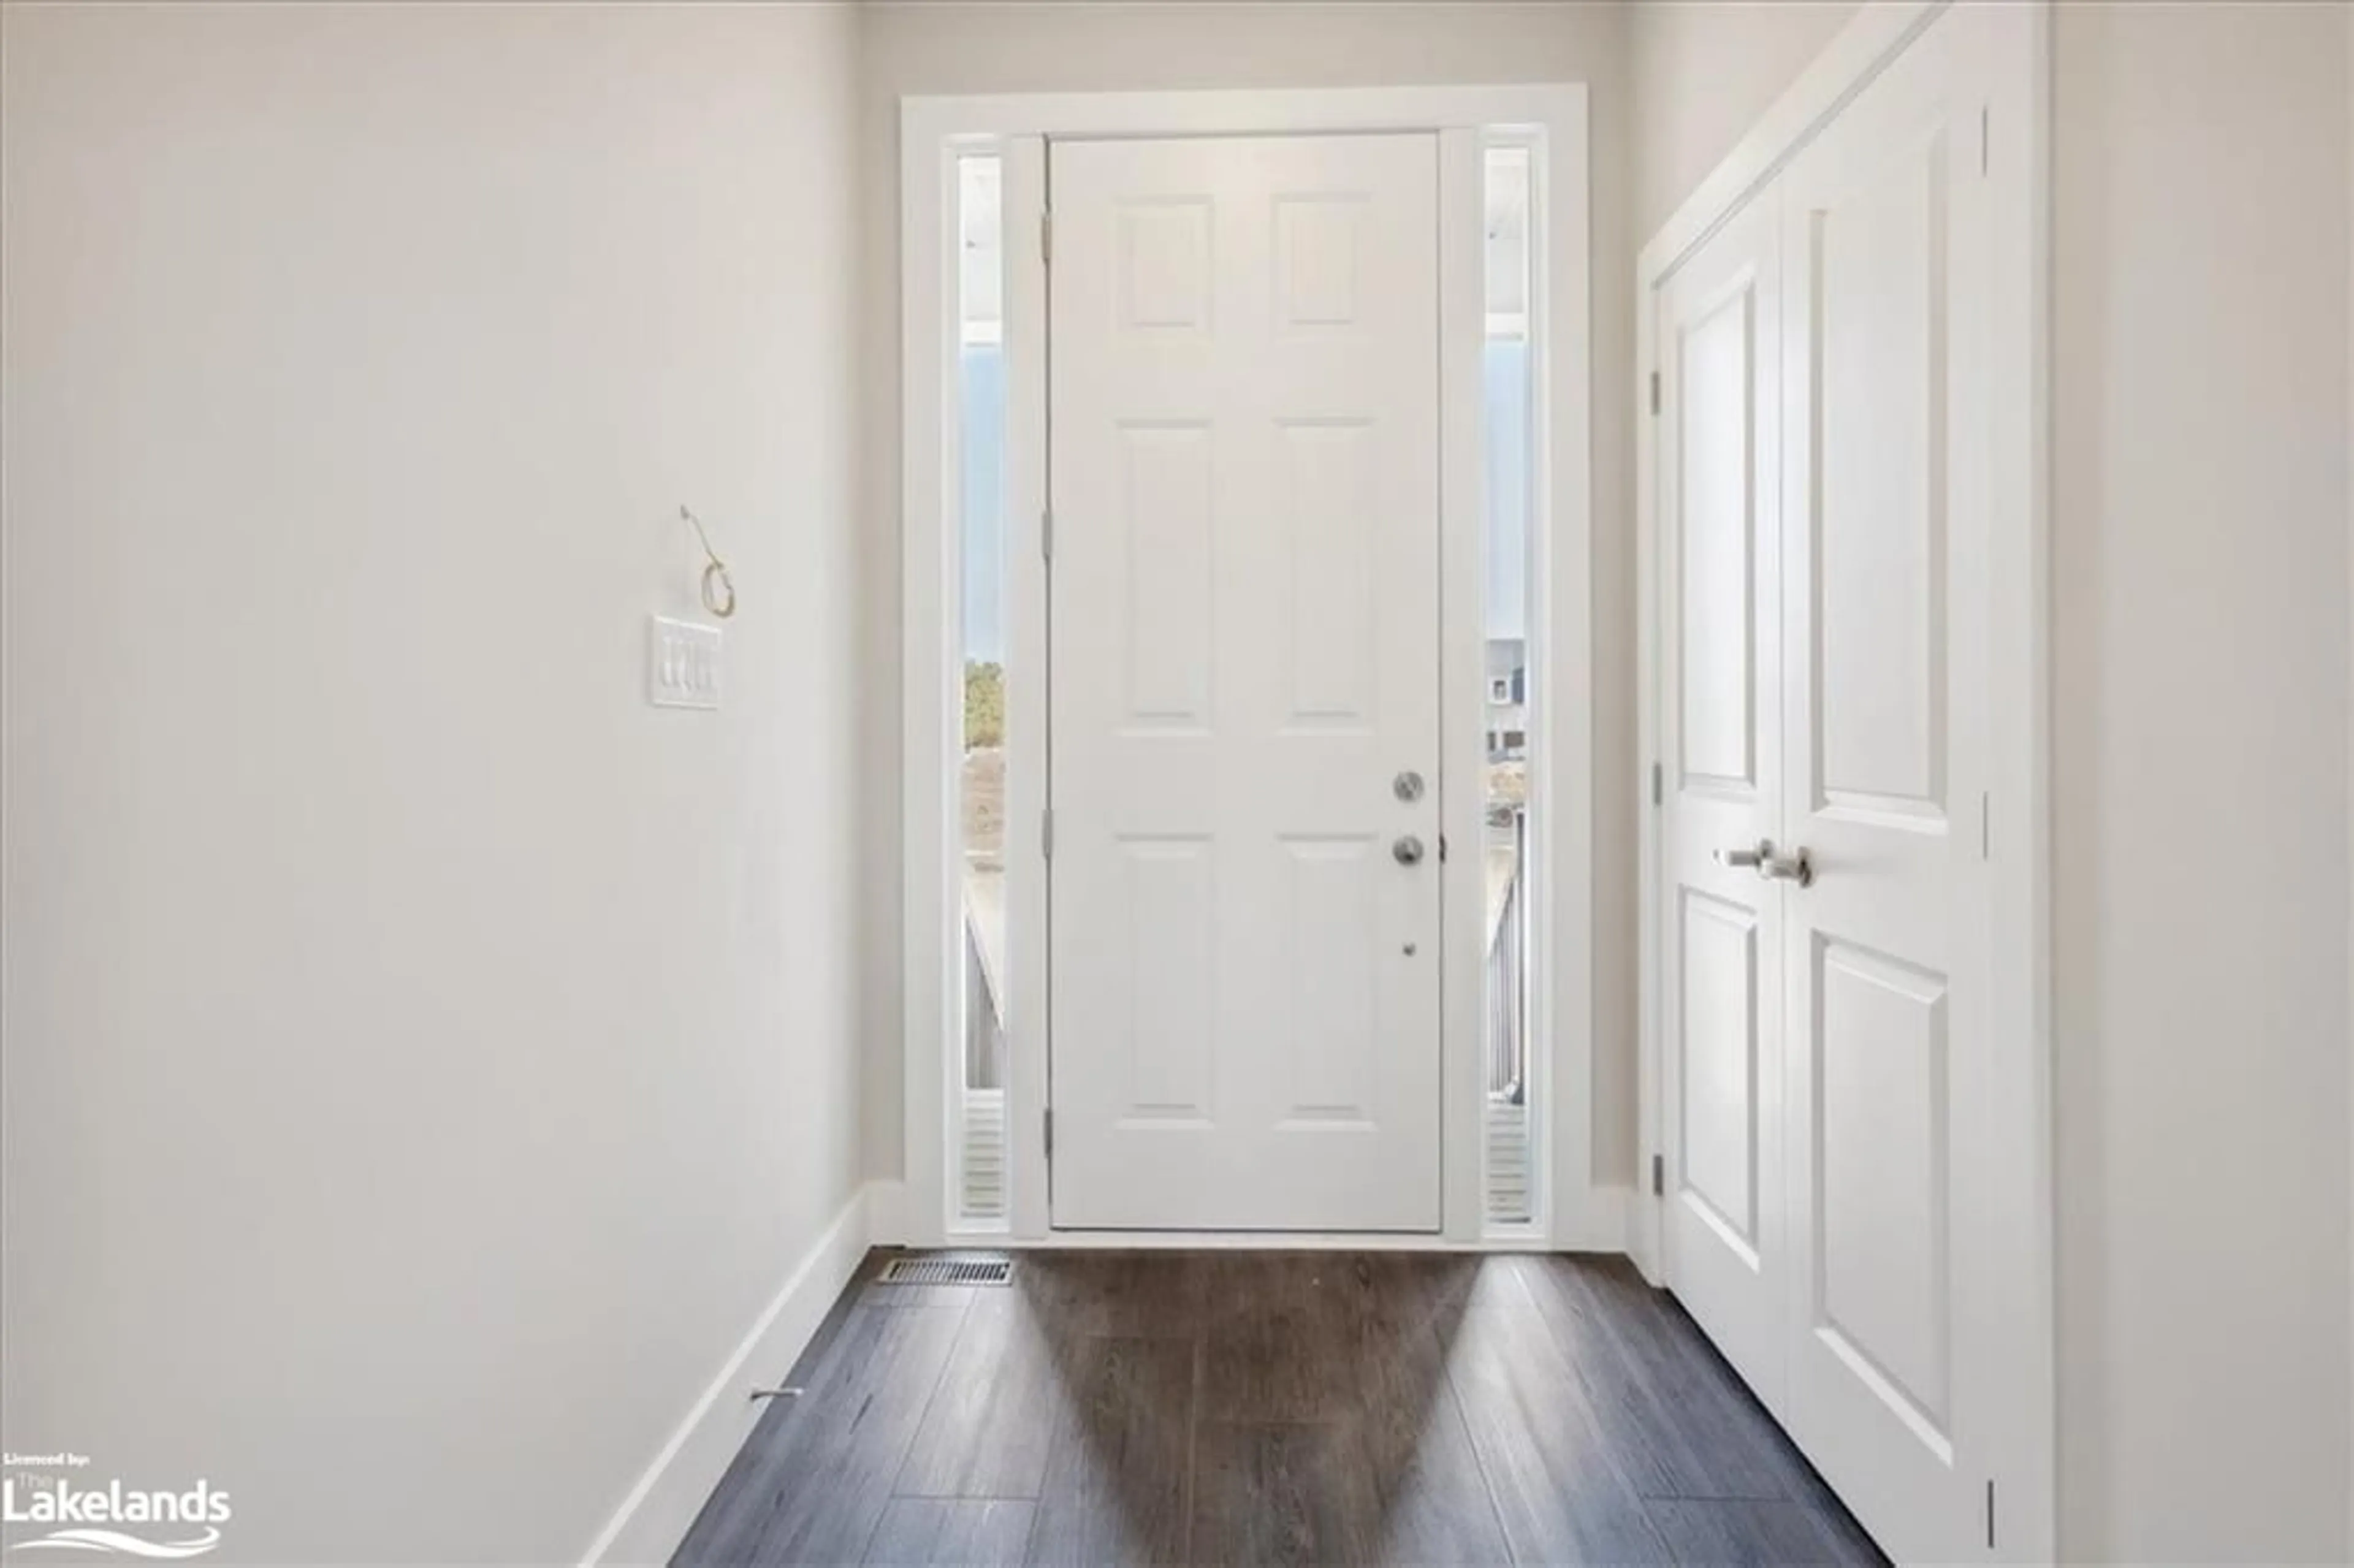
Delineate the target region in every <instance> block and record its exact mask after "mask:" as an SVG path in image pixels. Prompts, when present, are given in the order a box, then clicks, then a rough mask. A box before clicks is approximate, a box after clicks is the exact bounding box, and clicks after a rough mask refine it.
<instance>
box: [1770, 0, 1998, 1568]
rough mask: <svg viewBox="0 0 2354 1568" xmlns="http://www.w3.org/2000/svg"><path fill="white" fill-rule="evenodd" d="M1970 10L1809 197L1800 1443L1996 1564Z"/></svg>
mask: <svg viewBox="0 0 2354 1568" xmlns="http://www.w3.org/2000/svg"><path fill="white" fill-rule="evenodd" d="M1974 9H1975V8H1974V7H1970V6H1956V7H1955V8H1954V10H1953V11H1951V12H1949V13H1947V14H1946V16H1945V17H1944V18H1942V19H1941V20H1939V21H1938V22H1937V23H1935V25H1934V26H1932V27H1931V28H1930V29H1929V30H1928V32H1927V33H1925V35H1924V36H1923V37H1921V38H1920V39H1919V40H1918V41H1917V42H1915V43H1914V45H1913V46H1912V47H1911V48H1909V49H1907V51H1906V52H1905V53H1904V55H1903V57H1902V58H1899V59H1898V60H1897V61H1896V62H1895V63H1894V64H1893V65H1892V66H1891V67H1890V68H1889V69H1888V70H1887V71H1886V72H1885V73H1883V74H1882V76H1881V77H1880V78H1879V79H1877V80H1876V81H1874V82H1873V83H1872V85H1871V86H1869V87H1868V88H1866V89H1865V90H1864V91H1863V92H1862V93H1861V95H1860V96H1859V97H1858V98H1857V99H1856V100H1855V101H1854V102H1853V103H1852V104H1850V106H1849V107H1848V108H1847V109H1846V110H1844V111H1842V112H1841V113H1840V115H1839V116H1838V118H1837V119H1836V120H1835V121H1833V122H1832V123H1831V124H1830V125H1829V127H1828V128H1827V129H1826V130H1825V131H1824V132H1822V133H1821V134H1820V135H1819V137H1818V138H1817V139H1816V140H1815V141H1814V142H1813V143H1811V144H1810V145H1809V146H1808V148H1807V149H1806V150H1805V151H1804V152H1802V153H1801V154H1799V155H1798V157H1797V159H1795V160H1794V161H1793V162H1792V164H1791V165H1790V166H1789V168H1788V169H1787V171H1786V172H1785V174H1784V175H1783V178H1782V181H1781V193H1780V213H1781V221H1782V240H1783V247H1782V269H1783V274H1782V275H1783V280H1784V289H1783V309H1784V316H1783V319H1784V323H1785V329H1784V339H1783V341H1784V345H1785V355H1784V361H1783V363H1784V366H1785V381H1784V394H1783V399H1782V401H1783V418H1784V430H1783V448H1782V450H1783V453H1784V462H1785V486H1786V487H1785V491H1784V498H1785V499H1784V507H1785V527H1784V554H1783V561H1782V572H1783V584H1784V588H1783V593H1782V605H1783V631H1784V640H1783V672H1784V690H1785V694H1786V696H1785V710H1784V718H1785V724H1786V726H1787V728H1786V733H1787V745H1786V746H1785V747H1784V751H1783V763H1784V777H1785V780H1786V782H1785V786H1784V799H1783V832H1782V834H1781V835H1779V836H1780V837H1781V838H1782V839H1783V840H1784V841H1785V842H1786V844H1787V847H1788V848H1790V849H1796V848H1797V847H1800V846H1803V848H1804V850H1805V851H1806V853H1807V856H1808V862H1809V864H1810V866H1811V869H1812V872H1813V878H1814V880H1813V882H1812V884H1811V885H1808V886H1806V887H1804V888H1801V887H1798V886H1797V885H1794V884H1784V885H1783V886H1784V887H1785V889H1786V891H1785V892H1784V894H1783V897H1784V904H1785V907H1786V909H1787V924H1786V926H1785V927H1784V934H1785V945H1784V954H1783V963H1784V984H1785V987H1786V991H1787V997H1786V1008H1787V1043H1788V1044H1787V1079H1786V1087H1785V1105H1786V1106H1787V1113H1788V1114H1787V1118H1786V1123H1785V1126H1786V1136H1787V1153H1788V1159H1789V1165H1788V1171H1789V1176H1788V1181H1789V1192H1790V1196H1791V1200H1792V1202H1791V1208H1790V1214H1791V1223H1790V1224H1789V1226H1788V1230H1787V1239H1788V1244H1789V1260H1790V1265H1791V1274H1790V1277H1791V1281H1792V1284H1793V1287H1794V1303H1793V1304H1794V1308H1795V1310H1794V1315H1793V1316H1794V1325H1793V1326H1794V1333H1793V1336H1792V1340H1791V1360H1790V1363H1789V1369H1788V1387H1787V1399H1786V1400H1785V1401H1784V1402H1783V1404H1781V1405H1780V1407H1779V1408H1780V1411H1781V1414H1782V1415H1783V1418H1784V1421H1785V1424H1786V1425H1787V1426H1788V1427H1789V1428H1790V1430H1791V1433H1792V1435H1793V1436H1796V1437H1797V1439H1798V1441H1799V1443H1800V1445H1801V1446H1803V1447H1805V1448H1806V1450H1807V1452H1808V1455H1809V1457H1812V1458H1813V1460H1814V1461H1815V1463H1816V1465H1817V1466H1818V1467H1819V1468H1820V1469H1821V1470H1822V1471H1823V1473H1824V1475H1825V1476H1826V1477H1827V1478H1829V1480H1830V1482H1831V1484H1832V1485H1833V1487H1834V1488H1836V1489H1838V1491H1839V1493H1840V1496H1841V1497H1842V1498H1844V1499H1846V1500H1847V1502H1848V1504H1849V1506H1850V1508H1851V1509H1853V1510H1855V1512H1856V1514H1857V1515H1858V1517H1859V1518H1861V1520H1863V1522H1864V1524H1865V1525H1866V1526H1867V1527H1868V1528H1869V1529H1870V1530H1871V1531H1872V1533H1873V1534H1874V1535H1875V1537H1877V1538H1878V1540H1879V1541H1880V1542H1881V1544H1882V1546H1883V1547H1884V1548H1886V1549H1887V1550H1888V1551H1889V1552H1892V1553H1893V1554H1894V1555H1895V1556H1896V1557H1898V1558H1899V1559H1900V1560H1910V1561H1935V1562H1952V1561H1955V1560H1957V1559H1959V1558H1962V1557H1965V1556H1968V1555H1972V1554H1975V1553H1981V1552H1983V1551H1984V1549H1985V1542H1986V1524H1985V1518H1984V1510H1985V1501H1984V1493H1983V1487H1984V1478H1985V1476H1986V1475H1987V1474H1988V1471H1987V1470H1986V1469H1985V1468H1984V1464H1985V1458H1984V1457H1983V1456H1982V1455H1975V1456H1974V1455H1973V1454H1971V1452H1970V1449H1971V1446H1972V1444H1973V1441H1974V1438H1975V1437H1976V1436H1977V1434H1976V1433H1974V1430H1973V1425H1972V1423H1973V1420H1974V1410H1973V1405H1972V1397H1973V1391H1974V1389H1987V1390H1991V1389H1993V1388H1995V1387H1997V1386H1999V1383H2000V1380H2001V1378H2002V1376H2003V1375H2004V1371H2003V1369H1999V1368H1997V1367H1993V1366H1990V1365H1988V1364H1986V1363H1985V1362H1984V1361H1980V1360H1977V1359H1975V1358H1974V1354H1973V1352H1974V1349H1975V1347H1976V1345H1977V1343H1978V1340H1974V1338H1973V1334H1974V1332H1975V1330H1974V1326H1973V1324H1972V1322H1971V1314H1970V1310H1969V1300H1970V1297H1969V1291H1968V1286H1969V1278H1968V1275H1969V1255H1970V1247H1971V1238H1972V1235H1973V1227H1974V1226H1980V1225H1982V1224H1984V1223H1985V1213H1986V1209H1987V1206H1988V1185H1987V1183H1986V1181H1984V1180H1983V1178H1982V1177H1981V1176H1980V1174H1979V1172H1980V1171H1983V1170H1984V1169H1986V1166H1987V1162H1988V1161H1991V1160H2002V1159H2024V1158H2027V1157H2028V1154H2027V1151H2026V1150H2021V1149H2015V1148H1999V1147H1995V1146H1994V1145H1995V1143H1996V1142H1997V1139H1996V1138H1995V1136H1994V1132H1993V1129H1992V1128H1991V1126H1990V1125H1989V1124H1988V1122H1987V1121H1986V1120H1985V1119H1984V1117H1983V1115H1982V1113H1981V1111H1980V1108H1979V1107H1981V1106H1982V1105H1983V1104H1984V1103H1985V1089H1986V1075H1985V1073H1984V1070H1983V1063H1984V1061H1985V1032H1986V1027H1987V1016H1988V1012H1987V1006H1988V959H1987V948H1986V942H1987V929H1986V922H1987V919H1988V903H1987V898H1986V888H1985V885H1984V879H1985V867H1984V864H1983V860H1982V853H1983V851H1982V841H1981V837H1980V834H1981V810H1982V807H1981V795H1980V791H1981V790H1982V789H1983V788H1984V787H1985V782H1986V764H1987V734H1986V722H1985V721H1986V714H1985V711H1984V693H1985V690H1986V673H1985V656H1986V634H1987V620H1988V602H1987V577H1986V572H1987V553H1988V536H1989V534H1988V512H1987V505H1988V418H1987V416H1988V408H1987V401H1988V387H1989V381H1988V374H1987V362H1986V359H1985V339H1986V334H1987V332H1988V326H1989V323H1988V319H1987V317H1986V313H1985V305H1986V302H1987V298H1988V267H1987V259H1988V233H1989V231H1988V222H1987V213H1988V201H1987V196H1986V190H1987V186H1986V184H1985V180H1984V176H1983V175H1982V173H1981V169H1982V166H1983V164H1982V158H1983V153H1982V148H1981V141H1980V138H1981V134H1982V119H1981V106H1982V104H1983V102H1984V96H1983V83H1984V81H1985V79H1986V77H1985V73H1984V71H1983V69H1982V68H1981V66H1980V63H1979V61H1978V58H1977V51H1978V49H1979V48H1982V47H1983V46H1982V45H1981V43H1980V41H1979V40H1980V36H1981V34H1982V32H1983V24H1981V23H1980V22H1979V21H1978V19H1977V18H1976V17H1975V16H1972V15H1971V13H1972V12H1973V11H1974Z"/></svg>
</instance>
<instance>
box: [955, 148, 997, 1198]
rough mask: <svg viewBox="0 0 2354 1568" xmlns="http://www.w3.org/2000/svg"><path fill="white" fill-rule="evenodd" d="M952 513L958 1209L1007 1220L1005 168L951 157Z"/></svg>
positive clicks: (976, 158) (989, 160)
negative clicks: (956, 643) (958, 642)
mask: <svg viewBox="0 0 2354 1568" xmlns="http://www.w3.org/2000/svg"><path fill="white" fill-rule="evenodd" d="M957 175H958V178H957V234H958V241H959V266H958V274H957V279H958V288H957V345H958V347H957V399H958V413H959V418H958V428H959V431H960V450H961V455H962V463H961V471H960V476H959V485H958V507H957V515H958V519H959V525H960V528H961V530H962V547H961V549H960V559H961V561H962V562H963V567H964V580H963V582H962V584H961V588H960V595H959V598H960V617H959V622H960V626H961V628H962V636H963V653H964V748H963V756H962V758H961V762H960V776H959V780H958V802H959V808H960V809H959V812H958V821H959V823H960V839H961V843H960V852H961V855H962V860H963V866H962V872H963V890H964V892H963V914H962V922H961V923H962V927H963V932H962V942H961V948H962V953H963V972H964V986H963V988H962V990H963V995H962V1009H963V1042H964V1044H963V1074H962V1080H961V1088H962V1091H963V1092H962V1094H961V1095H960V1107H959V1111H960V1115H959V1117H958V1122H959V1136H958V1140H957V1145H956V1148H957V1194H956V1195H957V1205H958V1208H959V1210H960V1213H961V1216H962V1218H963V1219H965V1220H967V1221H972V1222H984V1223H986V1222H991V1221H997V1220H1002V1218H1004V1216H1005V1070H1006V1044H1005V1025H1004V997H1005V986H1006V980H1007V977H1008V974H1009V971H1008V969H1006V964H1005V959H1006V945H1005V938H1006V918H1005V547H1004V546H1005V528H1004V511H1005V508H1004V488H1005V487H1004V476H1005V347H1004V330H1003V320H1004V318H1003V308H1002V302H1003V299H1004V278H1005V266H1004V248H1003V245H1002V221H1001V208H1002V201H1001V195H1000V193H1001V188H1002V187H1001V181H1002V164H1001V161H1000V160H999V159H998V157H997V156H996V155H995V154H986V155H972V156H967V157H964V158H961V159H960V160H959V161H958V169H957Z"/></svg>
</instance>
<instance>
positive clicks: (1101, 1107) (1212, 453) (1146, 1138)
mask: <svg viewBox="0 0 2354 1568" xmlns="http://www.w3.org/2000/svg"><path fill="white" fill-rule="evenodd" d="M1049 178H1050V185H1051V193H1052V204H1053V207H1054V213H1055V219H1054V223H1055V254H1054V258H1053V262H1052V267H1051V270H1050V273H1049V289H1050V302H1049V323H1050V349H1049V353H1050V357H1051V366H1050V391H1049V399H1050V420H1051V426H1052V439H1051V445H1050V452H1049V486H1050V492H1051V498H1052V505H1053V511H1054V514H1055V554H1054V559H1053V562H1052V566H1051V579H1050V583H1051V586H1050V590H1049V593H1050V600H1051V611H1050V614H1051V650H1052V660H1053V674H1052V681H1051V686H1052V690H1051V696H1050V705H1051V709H1052V741H1051V746H1052V763H1051V774H1052V795H1053V810H1054V847H1053V854H1052V858H1051V861H1050V865H1049V875H1050V885H1051V920H1050V923H1051V927H1052V935H1051V967H1052V977H1051V981H1050V986H1051V991H1052V1008H1053V1020H1052V1037H1051V1070H1050V1073H1051V1094H1052V1103H1053V1108H1054V1117H1055V1150H1054V1160H1053V1186H1052V1206H1053V1214H1054V1221H1055V1224H1057V1225H1060V1226H1077V1227H1091V1228H1114V1227H1150V1228H1174V1229H1192V1228H1204V1229H1270V1230H1287V1231H1310V1230H1436V1229H1437V1226H1438V1224H1439V992H1438V984H1439V951H1438V940H1439V877H1438V863H1437V851H1438V839H1437V835H1438V827H1439V810H1438V805H1439V802H1438V791H1437V787H1436V786H1437V775H1438V767H1437V764H1438V679H1439V673H1438V471H1437V453H1438V361H1437V344H1438V318H1437V310H1438V305H1437V298H1438V294H1437V282H1438V280H1437V144H1436V139H1435V138H1434V137H1431V136H1428V135H1367V136H1331V137H1296V138H1267V139H1253V138H1205V139H1198V140H1189V141H1172V142H1145V141H1129V142H1097V143H1055V145H1054V146H1053V147H1052V149H1051V150H1050V154H1049ZM1409 772H1411V773H1416V774H1419V775H1420V776H1421V777H1422V779H1424V780H1426V782H1427V784H1428V787H1427V788H1426V789H1423V790H1422V791H1421V792H1420V793H1419V795H1418V796H1417V797H1416V799H1413V800H1405V799H1401V798H1400V791H1398V790H1397V789H1395V787H1394V784H1395V780H1396V779H1397V777H1398V776H1399V775H1400V774H1402V773H1409ZM1417 854H1418V858H1416V857H1417Z"/></svg>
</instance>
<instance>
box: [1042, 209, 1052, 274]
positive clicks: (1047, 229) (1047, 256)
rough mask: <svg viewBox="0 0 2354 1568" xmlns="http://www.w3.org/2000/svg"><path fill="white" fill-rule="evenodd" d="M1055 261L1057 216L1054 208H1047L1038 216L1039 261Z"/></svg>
mask: <svg viewBox="0 0 2354 1568" xmlns="http://www.w3.org/2000/svg"><path fill="white" fill-rule="evenodd" d="M1054 259H1055V214H1054V211H1053V209H1052V208H1047V209H1044V210H1042V211H1041V212H1040V213H1039V214H1038V260H1041V261H1052V260H1054Z"/></svg>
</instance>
